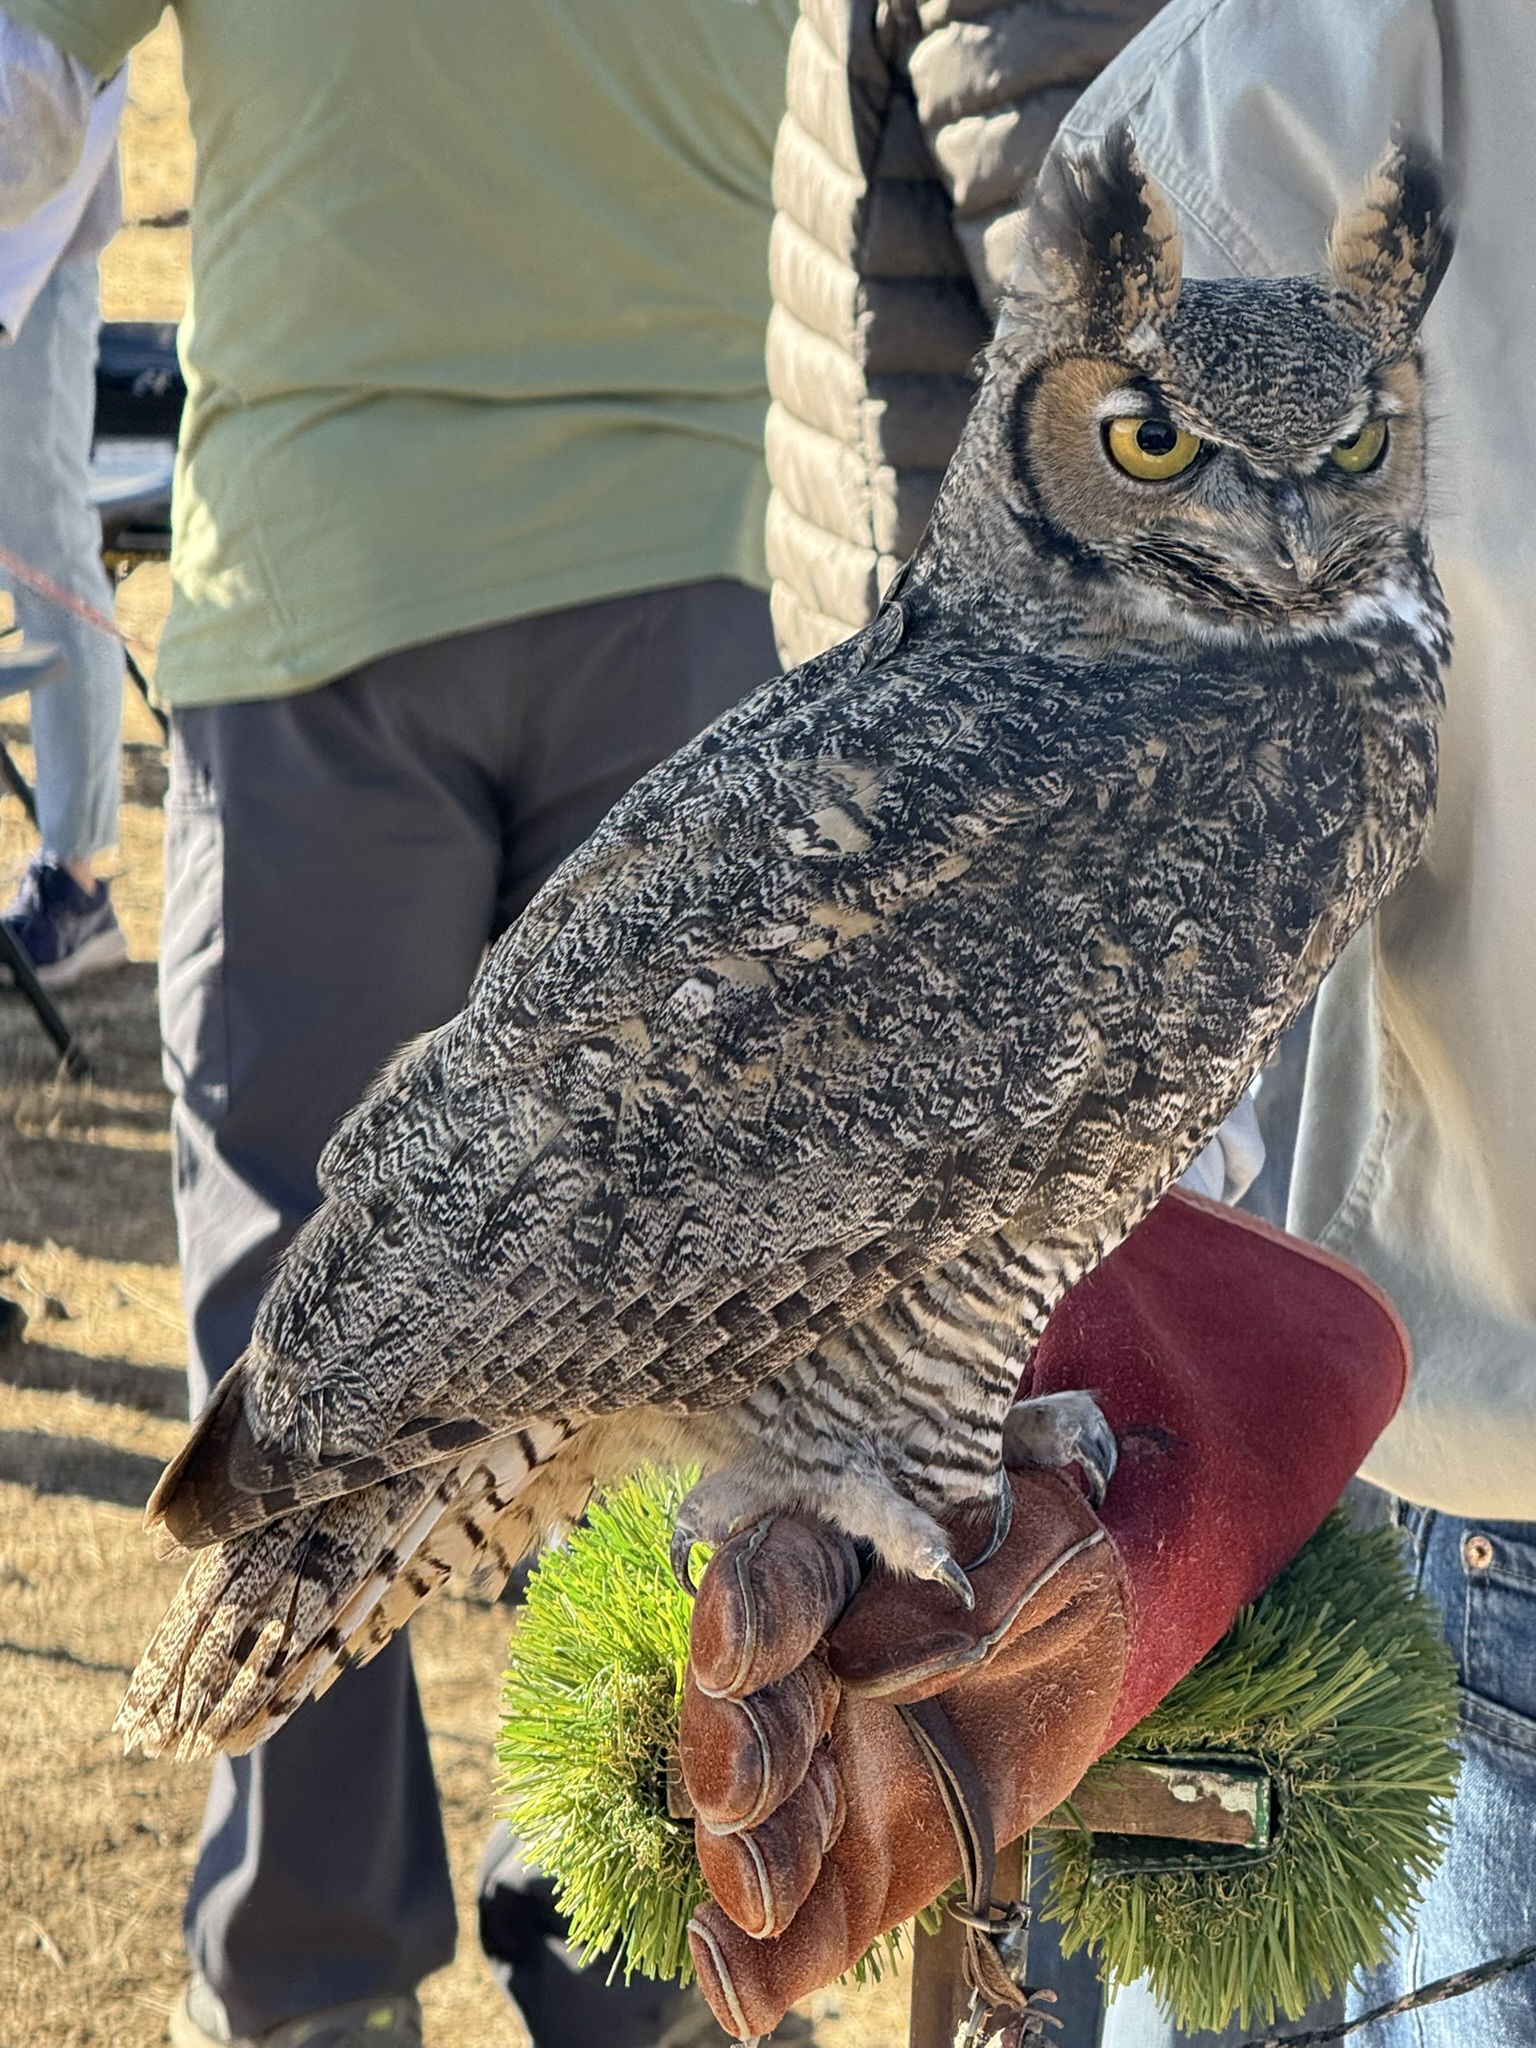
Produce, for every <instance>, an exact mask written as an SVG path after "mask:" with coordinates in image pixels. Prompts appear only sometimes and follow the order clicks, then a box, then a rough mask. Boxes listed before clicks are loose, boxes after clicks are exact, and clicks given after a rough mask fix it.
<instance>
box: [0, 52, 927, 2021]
mask: <svg viewBox="0 0 1536 2048" xmlns="http://www.w3.org/2000/svg"><path fill="white" fill-rule="evenodd" d="M124 157H125V188H126V214H127V218H128V221H129V225H128V226H127V227H125V228H124V230H123V232H122V234H121V235H119V237H118V238H117V240H116V242H114V244H113V245H112V247H111V249H110V250H108V252H107V255H106V259H105V261H104V264H103V301H104V308H105V312H106V316H107V317H108V318H109V319H118V320H129V319H138V320H170V319H175V318H177V317H179V315H180V313H181V311H182V309H183V305H184V302H185V291H186V274H187V262H188V255H189V237H188V230H187V228H186V225H185V209H186V206H187V202H188V198H189V195H190V181H191V168H192V144H191V138H190V136H189V134H188V131H187V126H186V117H185V105H184V101H183V99H182V95H181V86H180V69H179V51H178V46H177V43H176V37H175V30H174V26H173V24H172V22H171V19H170V17H169V16H167V17H166V19H165V21H164V22H162V24H161V27H160V28H159V29H158V30H156V32H155V33H154V34H153V35H152V36H151V37H150V38H149V40H148V41H147V42H146V43H145V44H144V45H143V46H142V47H141V49H140V50H139V51H138V52H137V54H136V56H135V58H134V63H133V72H132V98H131V105H130V111H129V116H128V121H127V127H126V130H125V148H124ZM167 595H168V593H167V587H166V579H165V574H164V572H163V571H162V570H159V569H155V568H146V569H142V570H140V571H138V572H137V573H136V574H135V575H134V576H133V577H132V578H131V579H130V580H129V582H128V583H127V584H126V585H125V586H124V587H123V590H122V592H121V593H120V597H119V621H120V624H122V625H123V627H124V628H125V629H126V630H128V631H130V632H132V633H133V634H135V636H137V637H141V638H143V639H145V640H148V641H150V642H151V643H152V642H153V639H154V636H155V634H156V632H157V631H158V628H159V624H160V621H161V619H162V617H163V614H164V610H165V606H166V602H167ZM124 729H125V741H126V744H125V747H124V755H123V796H124V809H123V819H122V830H121V842H120V846H119V850H118V853H117V855H116V857H115V858H114V859H113V860H112V861H111V862H110V864H109V867H108V872H110V873H111V874H112V875H113V877H114V881H113V890H114V898H115V901H116V903H117V905H118V910H119V915H120V916H121V918H122V922H123V925H124V928H125V930H126V932H127V935H128V941H129V950H130V954H131V959H130V962H129V964H128V965H127V966H126V967H124V968H122V969H120V970H119V971H118V972H116V973H114V974H111V975H108V976H103V977H101V978H100V979H99V980H96V981H93V982H90V983H88V984H86V986H85V987H84V988H83V989H82V990H80V991H78V992H76V993H74V994H72V995H69V996H66V997H65V998H64V1000H63V1004H62V1007H63V1008H64V1009H65V1010H66V1011H67V1013H68V1017H69V1021H70V1023H71V1025H72V1026H73V1028H74V1029H75V1030H76V1031H77V1032H78V1033H79V1035H80V1037H81V1039H82V1041H83V1043H84V1045H85V1046H86V1048H87V1050H88V1052H89V1054H90V1057H91V1060H92V1062H93V1065H94V1077H93V1078H92V1079H91V1080H90V1081H89V1082H85V1083H78V1082H72V1081H69V1080H67V1079H65V1078H64V1077H63V1076H62V1075H61V1074H60V1072H59V1071H58V1069H57V1067H56V1063H55V1061H54V1058H53V1055H52V1051H51V1048H50V1047H49V1045H48V1043H47V1042H46V1041H45V1040H44V1038H43V1037H42V1035H41V1033H40V1032H39V1031H38V1030H37V1028H36V1025H35V1023H34V1020H33V1018H32V1016H31V1013H30V1011H29V1010H28V1009H27V1008H26V1006H25V1005H24V1004H23V1003H22V1002H21V1001H20V999H19V998H17V997H16V996H14V995H13V994H11V993H10V992H9V991H5V992H3V993H0V1292H3V1293H6V1294H9V1295H12V1296H14V1297H15V1298H17V1299H18V1300H20V1301H21V1303H22V1304H23V1306H24V1307H25V1309H26V1311H27V1313H28V1316H29V1318H30V1323H29V1327H28V1330H27V1334H26V1340H25V1342H24V1343H22V1344H20V1345H19V1346H16V1347H15V1348H13V1349H11V1350H9V1351H7V1352H4V1353H0V1730H3V1733H0V2048H151V2044H153V2043H157V2042H159V2041H161V2040H162V2039H163V2032H164V2022H165V2016H166V2014H167V2012H168V2011H169V2009H170V2006H171V2004H172V2001H173V2000H174V1998H175V1996H176V1993H177V1990H178V1987H179V1985H180V1983H181V1980H182V1977H183V1974H184V1970H185V1964H184V1960H183V1956H182V1951H181V1944H180V1938H179V1913H180V1901H181V1895H182V1892H183V1888H184V1886H185V1882H186V1877H187V1873H188V1870H189V1868H190V1866H191V1863H192V1860H193V1857H194V1853H195V1844H196V1838H197V1826H198V1818H199V1815H200V1812H201V1809H202V1802H203V1793H204V1786H205V1782H206V1775H207V1774H206V1771H205V1770H204V1769H202V1768H198V1767H188V1766H185V1765H175V1764H171V1763H166V1762H153V1763H150V1762H146V1761H144V1760H143V1759H142V1758H131V1759H129V1758H125V1757H124V1756H123V1755H122V1753H121V1750H120V1746H119V1744H118V1741H117V1739H116V1738H115V1737H114V1736H113V1735H112V1734H111V1732H110V1730H111V1722H112V1717H113V1714H114V1712H115V1711H116V1707H117V1702H118V1698H119V1696H120V1694H121V1691H122V1687H123V1682H124V1680H125V1679H126V1677H127V1676H128V1673H129V1671H130V1669H131V1667H132V1664H133V1661H134V1658H135V1657H136V1655H137V1653H138V1650H139V1647H140V1646H141V1644H142V1643H143V1641H144V1639H145V1637H146V1635H147V1634H148V1632H149V1630H150V1628H151V1627H152V1626H153V1624H154V1622H155V1620H156V1619H157V1617H158V1615H159V1613H160V1610H161V1608H162V1606H163V1605H164V1603H165V1601H166V1600H167V1599H168V1597H169V1595H170V1593H171V1591H172V1588H173V1585H174V1582H175V1570H174V1567H169V1566H164V1565H157V1564H156V1563H154V1562H153V1560H152V1559H151V1557H150V1554H149V1550H148V1547H147V1545H146V1543H145V1542H144V1540H143V1538H142V1536H141V1534H140V1531H139V1513H138V1510H139V1505H140V1503H142V1501H143V1499H144V1497H145V1495H146V1494H147V1492H148V1490H149V1488H150V1486H151V1485H152V1484H153V1481H154V1478H155V1476H156V1474H157V1472H158V1470H159V1467H160V1464H161V1463H162V1461H163V1460H164V1459H165V1458H166V1457H167V1456H168V1455H169V1454H170V1453H171V1451H172V1450H173V1449H174V1447H175V1445H176V1443H177V1442H178V1440H179V1436H180V1432H181V1424H182V1419H183V1417H184V1414H185V1393H184V1383H183V1379H182V1371H181V1368H182V1362H183V1357H184V1325H183V1321H182V1313H181V1303H180V1296H179V1291H178V1283H177V1272H176V1246H175V1232H174V1227H173V1223H172V1217H171V1208H170V1185H169V1166H170V1159H169V1154H170V1136H169V1130H168V1110H169V1104H168V1100H167V1097H166V1094H165V1091H164V1088H163V1086H162V1084H161V1079H160V1072H159V1061H158V1044H157V1036H156V1028H155V935H156V926H157V920H158V915H159V893H160V831H161V820H160V800H161V796H162V794H163V791H164V784H165V767H164V759H163V755H162V752H161V749H160V744H159V734H158V731H157V729H156V727H155V725H154V723H153V721H152V720H151V719H150V717H149V714H148V713H147V711H146V710H145V708H144V706H143V705H142V703H140V702H139V700H138V699H137V697H136V696H135V695H134V694H133V693H132V692H131V691H130V692H128V693H127V695H126V699H125V728H124ZM0 735H3V737H4V739H5V740H6V743H7V744H8V745H9V746H10V747H11V749H12V751H13V752H14V754H15V756H16V758H17V760H18V761H19V763H20V764H21V765H22V767H23V768H24V769H27V770H29V771H30V767H31V756H30V752H29V749H28V746H27V726H26V700H25V699H24V698H11V699H8V700H6V701H5V702H4V703H0ZM30 844H31V842H30V835H29V833H28V830H27V828H26V821H25V819H24V817H23V815H22V813H21V811H20V808H19V806H18V805H17V804H16V803H15V802H14V801H12V800H11V799H10V798H9V797H7V798H5V799H4V800H0V883H3V885H4V887H5V888H6V890H7V893H8V891H9V887H10V883H11V880H12V878H13V877H14V875H15V874H16V873H17V872H18V871H19V870H20V868H21V867H22V865H23V864H24V862H25V860H26V858H27V856H28V854H29V852H30ZM506 1628H507V1617H506V1610H504V1609H494V1608H493V1609H485V1608H480V1607H474V1606H470V1605H467V1604H465V1603H462V1602H455V1601H451V1600H440V1601H438V1602H436V1603H435V1604H433V1605H431V1606H429V1607H428V1608H427V1609H426V1610H425V1611H424V1612H423V1614H422V1615H421V1617H420V1618H419V1619H418V1621H417V1622H416V1623H415V1624H414V1625H413V1630H412V1634H413V1639H414V1644H415V1654H416V1664H417V1670H418V1672H419V1674H420V1678H421V1687H422V1693H423V1698H424V1702H425V1708H426V1716H427V1722H428V1725H429V1728H430V1730H431V1734H432V1746H433V1755H434V1759H435V1762H436V1765H437V1771H438V1778H439V1783H440V1785H441V1787H442V1795H443V1807H444V1813H445V1818H446V1823H447V1831H448V1839H449V1845H450V1850H451V1853H452V1856H453V1861H454V1868H455V1872H456V1875H457V1879H458V1888H459V1903H460V1917H461V1922H462V1923H463V1926H464V1928H465V1930H466V1932H465V1935H464V1938H463V1939H462V1940H461V1946H460V1953H459V1957H458V1959H457V1961H456V1962H455V1963H454V1964H453V1965H452V1966H451V1967H450V1968H449V1969H447V1970H444V1971H442V1972H441V1973H440V1974H439V1975H438V1976H436V1977H435V1978H433V1979H431V1980H430V1982H429V1983H428V1984H427V1985H426V1986H425V1987H424V1992H423V2002H424V2005H425V2007H426V2012H427V2037H428V2041H429V2043H430V2044H434V2048H448V2044H450V2043H453V2044H464V2048H517V2044H519V2043H521V2042H522V2040H523V2035H522V2030H521V2028H520V2027H519V2026H518V2024H517V2022H516V2020H515V2018H514V2017H513V2016H512V2015H511V2014H510V2013H509V2012H508V2010H507V2008H506V2006H505V2005H504V2004H503V2002H502V2001H501V1998H500V1995H499V1993H498V1992H497V1990H496V1988H495V1986H494V1985H493V1984H492V1982H491V1980H490V1978H489V1976H488V1974H487V1973H486V1971H485V1969H484V1966H483V1965H482V1963H481V1962H480V1959H479V1957H478V1954H477V1952H476V1949H475V1944H474V1938H473V1913H472V1909H471V1900H470V1893H469V1887H470V1884H471V1881H472V1879H473V1874H474V1869H475V1864H476V1860H477V1858H478V1854H479V1848H480V1844H481V1841H482V1840H483V1838H484V1835H485V1832H486V1830H487V1828H488V1826H489V1823H490V1819H491V1813H492V1802H493V1791H494V1779H493V1763H492V1752H491V1742H492V1736H493V1733H494V1721H495V1698H496V1686H497V1680H498V1677H499V1673H500V1668H501V1662H502V1652H503V1649H504V1645H505V1637H506ZM807 2010H809V2011H811V2012H813V2014H814V2015H815V2017H816V2020H817V2040H818V2042H819V2043H821V2044H822V2048H897V2044H898V2043H900V2042H902V2041H904V2039H905V2034H906V2028H905V2019H904V1997H903V1992H902V1988H901V1986H900V1985H899V1984H893V1983H891V1982H889V1981H888V1982H887V1984H886V1985H885V1986H883V1987H880V1988H878V1989H871V1990H867V1991H852V1990H850V1991H847V1992H844V1991H841V1990H837V1989H834V1990H832V1991H830V1992H827V1993H825V1994H823V1995H822V1996H821V1997H820V1998H818V1999H817V2000H815V2001H813V2002H812V2004H811V2005H810V2006H809V2007H808V2008H807Z"/></svg>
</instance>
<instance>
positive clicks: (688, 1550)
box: [667, 1516, 701, 1600]
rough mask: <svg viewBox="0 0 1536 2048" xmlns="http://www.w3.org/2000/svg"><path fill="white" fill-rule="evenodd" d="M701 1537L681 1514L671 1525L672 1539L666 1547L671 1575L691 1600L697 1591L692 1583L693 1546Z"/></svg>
mask: <svg viewBox="0 0 1536 2048" xmlns="http://www.w3.org/2000/svg"><path fill="white" fill-rule="evenodd" d="M700 1540H701V1539H700V1537H699V1535H698V1534H697V1532H696V1531H695V1530H694V1528H693V1526H692V1524H691V1523H688V1522H685V1521H684V1520H683V1519H682V1517H681V1516H679V1517H678V1519H677V1521H676V1522H674V1523H673V1525H672V1541H671V1543H670V1544H669V1546H668V1548H667V1562H668V1563H669V1564H670V1565H671V1567H672V1576H673V1578H674V1579H676V1581H677V1583H678V1584H679V1585H680V1586H681V1587H682V1589H683V1591H684V1592H685V1593H686V1594H687V1595H688V1597H689V1599H690V1600H691V1599H692V1598H693V1597H694V1595H695V1594H696V1593H697V1592H698V1590H699V1589H698V1587H697V1586H696V1585H695V1584H694V1583H693V1546H694V1545H695V1543H697V1542H699V1541H700Z"/></svg>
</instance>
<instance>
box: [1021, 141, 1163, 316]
mask: <svg viewBox="0 0 1536 2048" xmlns="http://www.w3.org/2000/svg"><path fill="white" fill-rule="evenodd" d="M1181 275H1182V260H1181V252H1180V243H1179V224H1178V222H1177V220H1176V219H1175V218H1174V213H1173V208H1172V207H1171V206H1170V205H1169V204H1168V201H1167V200H1166V199H1165V198H1164V196H1163V194H1162V193H1161V192H1160V191H1159V190H1158V188H1157V186H1156V185H1154V184H1153V182H1152V180H1151V179H1150V178H1149V177H1148V176H1147V174H1146V172H1145V171H1144V170H1143V169H1142V167H1141V159H1140V158H1139V157H1138V156H1137V154H1136V144H1135V141H1134V139H1133V137H1132V135H1131V131H1130V128H1129V126H1128V125H1127V124H1126V123H1125V122H1123V121H1122V122H1119V123H1117V124H1116V125H1115V126H1114V127H1113V128H1111V129H1110V130H1109V131H1108V132H1107V134H1106V135H1105V136H1104V139H1103V141H1102V142H1101V143H1100V145H1099V146H1098V147H1097V148H1096V149H1092V150H1088V151H1085V152H1084V153H1083V154H1082V155H1080V156H1068V155H1066V154H1065V153H1064V152H1059V151H1052V153H1051V155H1050V156H1049V157H1047V159H1046V162H1045V166H1044V168H1043V169H1042V171H1041V173H1040V178H1039V182H1038V183H1037V184H1036V186H1035V191H1034V196H1033V198H1032V199H1031V201H1030V206H1029V214H1028V219H1027V222H1026V225H1025V230H1024V242H1023V247H1022V249H1021V251H1020V256H1019V263H1018V268H1017V270H1016V272H1015V275H1014V280H1013V284H1012V287H1011V289H1010V291H1009V293H1008V299H1007V305H1006V308H1005V311H1004V316H1003V326H1004V328H1005V329H1006V330H1008V331H1010V332H1011V333H1015V334H1020V335H1021V336H1022V337H1023V338H1024V340H1025V342H1026V345H1029V346H1031V347H1032V348H1033V347H1038V348H1039V349H1040V350H1041V352H1045V351H1047V350H1051V349H1058V348H1068V349H1087V350H1091V351H1093V352H1094V353H1102V354H1110V355H1119V354H1124V353H1127V352H1129V353H1130V354H1132V355H1137V354H1140V353H1143V352H1144V351H1145V350H1146V349H1147V348H1148V347H1155V346H1156V337H1157V334H1158V332H1159V330H1160V329H1161V328H1162V327H1163V325H1164V324H1165V323H1166V321H1167V320H1168V319H1169V317H1170V315H1171V314H1172V313H1173V311H1174V308H1175V307H1176V306H1177V305H1178V302H1179V284H1180V280H1181Z"/></svg>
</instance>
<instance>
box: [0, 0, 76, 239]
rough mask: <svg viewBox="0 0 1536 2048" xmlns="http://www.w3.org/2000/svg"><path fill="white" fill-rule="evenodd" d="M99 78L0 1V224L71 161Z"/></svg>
mask: <svg viewBox="0 0 1536 2048" xmlns="http://www.w3.org/2000/svg"><path fill="white" fill-rule="evenodd" d="M100 89H101V82H100V80H99V79H97V78H96V77H95V76H94V75H93V74H92V73H91V72H90V71H89V70H87V68H86V66H85V65H84V64H82V63H81V62H80V60H79V58H78V57H72V56H70V55H69V54H68V52H67V51H64V50H61V49H60V48H59V46H58V45H57V43H54V42H52V41H50V39H49V38H48V37H47V36H45V35H42V34H41V33H39V31H38V30H36V29H34V28H29V27H27V26H26V25H25V24H24V23H22V22H18V21H15V20H13V19H12V17H11V16H10V14H8V13H7V12H6V10H5V9H4V8H0V229H4V228H14V227H19V226H21V225H22V224H23V223H24V222H25V221H27V220H29V219H30V218H31V216H32V215H33V214H34V213H35V212H36V211H37V209H38V208H39V207H40V206H41V205H42V204H43V203H44V202H45V201H46V200H49V199H51V198H52V197H53V196H54V194H55V193H57V192H59V191H62V189H63V188H64V186H66V185H67V184H68V183H69V181H70V179H71V178H72V177H73V176H74V174H75V172H76V171H77V169H78V168H79V165H80V159H81V156H82V155H83V154H84V150H85V143H86V136H87V133H88V131H89V129H90V125H91V108H92V105H93V103H94V101H95V99H96V95H97V93H98V92H99V91H100Z"/></svg>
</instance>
